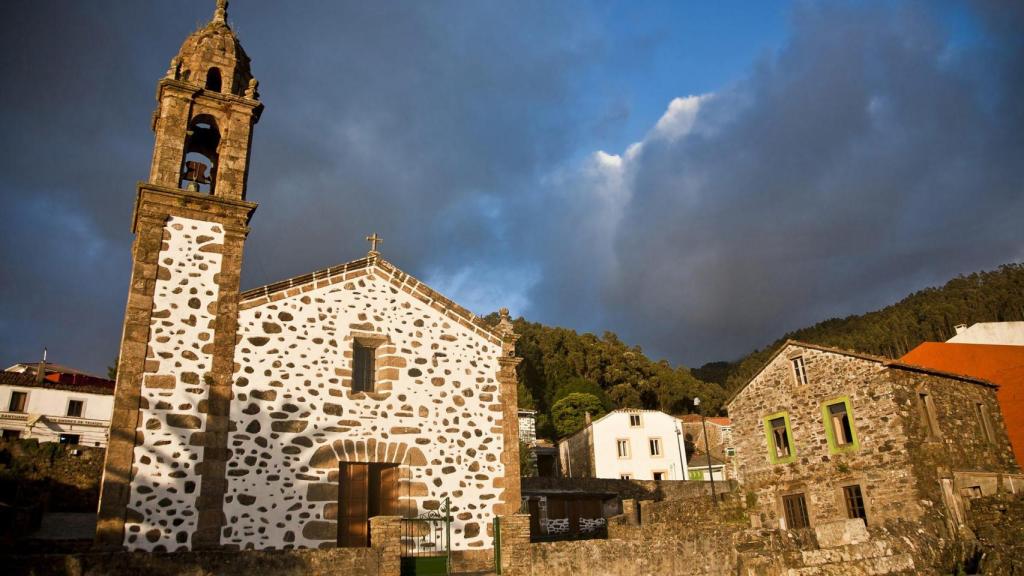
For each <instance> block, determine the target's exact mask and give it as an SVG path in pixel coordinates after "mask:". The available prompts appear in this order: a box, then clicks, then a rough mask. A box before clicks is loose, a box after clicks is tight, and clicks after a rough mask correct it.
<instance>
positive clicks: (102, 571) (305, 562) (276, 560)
mask: <svg viewBox="0 0 1024 576" xmlns="http://www.w3.org/2000/svg"><path fill="white" fill-rule="evenodd" d="M380 558H381V555H380V553H379V552H378V550H376V549H374V548H333V549H329V550H275V551H246V552H230V551H204V552H174V553H163V554H160V553H157V554H153V553H144V552H107V553H85V554H70V555H58V554H46V555H33V556H0V565H2V566H3V567H4V568H3V573H4V574H7V575H10V576H20V575H26V576H28V575H31V576H100V575H104V576H108V575H109V576H137V575H139V574H145V575H146V576H178V575H181V576H209V575H211V574H216V575H218V576H252V575H253V574H259V575H260V576H292V575H295V576H298V575H304V574H318V575H325V576H330V575H338V576H341V575H345V576H350V575H354V574H360V575H363V574H365V575H383V574H386V572H384V571H382V570H381V568H382V565H381V562H380ZM394 568H395V569H396V570H397V565H395V566H394ZM394 574H396V575H397V571H395V572H394Z"/></svg>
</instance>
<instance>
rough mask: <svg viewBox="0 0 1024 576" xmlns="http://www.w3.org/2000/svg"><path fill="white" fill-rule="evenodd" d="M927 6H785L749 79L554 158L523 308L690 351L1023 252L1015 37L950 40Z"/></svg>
mask: <svg viewBox="0 0 1024 576" xmlns="http://www.w3.org/2000/svg"><path fill="white" fill-rule="evenodd" d="M921 8H922V7H921V6H913V7H905V6H900V7H893V6H889V5H886V4H867V5H850V4H831V3H830V4H798V5H797V6H796V8H795V9H794V13H793V16H792V35H791V38H790V39H789V41H788V43H787V44H786V45H785V46H784V47H783V48H782V49H781V50H780V51H779V52H778V53H777V54H775V55H772V56H770V57H766V58H765V59H763V60H762V61H760V62H758V63H757V64H756V65H755V66H754V67H753V69H752V70H751V72H750V74H749V75H748V76H747V77H746V78H744V79H743V80H741V81H739V82H737V83H736V84H734V85H732V86H727V87H723V89H722V90H721V91H719V92H718V93H716V94H715V95H714V96H689V97H685V98H676V99H674V100H673V101H672V102H671V103H670V104H669V105H668V108H667V110H666V112H665V114H664V115H663V116H662V117H661V118H660V119H659V120H658V122H657V123H656V124H655V125H654V126H653V127H652V129H651V130H650V131H649V132H648V134H647V135H646V137H645V138H644V140H643V141H641V142H638V143H635V144H633V145H632V146H630V147H628V148H627V150H626V151H625V152H624V153H623V154H622V155H616V154H610V153H606V152H598V153H596V154H595V155H593V156H592V157H591V158H589V159H588V160H587V161H585V162H582V163H580V164H578V165H574V166H572V167H571V168H570V169H568V170H565V171H564V173H561V174H560V175H559V177H558V178H557V179H556V180H555V181H554V182H552V186H553V188H554V189H560V190H563V191H565V190H568V191H569V192H568V195H567V198H568V202H567V203H566V204H567V205H566V206H563V207H562V210H563V212H562V213H561V214H560V215H559V216H558V217H555V218H552V219H551V220H550V221H549V222H548V224H549V226H550V227H551V228H550V229H551V230H557V229H559V228H560V227H561V228H563V229H565V230H566V232H565V233H564V234H563V237H567V238H569V237H575V240H576V241H568V242H566V243H565V246H566V248H565V249H564V250H561V251H559V252H557V253H556V254H557V257H556V260H555V261H553V262H549V267H548V268H547V269H546V271H545V273H544V274H543V278H544V280H543V281H542V283H540V284H539V285H538V286H537V288H536V289H535V291H534V294H533V297H532V301H533V302H534V306H535V310H534V311H533V312H534V314H535V315H537V316H539V317H547V318H551V319H552V321H554V322H556V323H557V322H558V321H559V320H564V322H567V323H570V324H572V325H576V326H580V327H585V328H588V329H599V327H600V326H610V327H613V328H614V329H616V330H617V331H619V332H620V335H622V336H623V338H624V339H626V341H632V342H638V343H642V344H644V345H645V347H647V348H648V349H649V351H651V352H653V353H654V354H655V355H656V356H665V357H669V358H672V359H674V360H677V361H678V360H682V361H685V362H687V363H701V362H704V361H709V360H714V359H718V358H734V357H737V356H739V355H741V354H743V353H744V352H746V351H749V350H751V349H752V348H754V347H758V346H762V345H764V344H767V343H768V342H770V341H772V340H773V339H775V338H777V337H779V336H781V335H782V334H783V333H784V332H785V331H787V330H790V329H795V328H798V327H802V326H805V325H808V324H811V323H814V322H817V321H820V320H822V319H825V318H827V317H831V316H837V315H846V314H850V313H857V312H863V311H866V310H869V309H873V308H877V307H881V306H884V305H886V304H888V303H891V302H893V301H895V300H897V299H899V298H900V297H902V296H903V295H905V294H907V293H909V292H911V291H913V290H916V289H920V288H922V287H925V286H928V285H935V284H938V283H941V282H943V281H945V280H946V279H948V278H949V277H951V276H953V275H956V274H958V273H963V272H969V271H974V270H978V269H985V268H993V267H995V266H997V265H998V264H1001V263H1004V262H1007V261H1012V260H1015V259H1019V258H1020V246H1021V244H1022V237H1021V235H1020V232H1019V226H1017V225H1015V224H1014V222H1020V221H1021V220H1022V218H1024V195H1022V194H1021V190H1022V187H1024V186H1022V184H1024V165H1022V164H1021V163H1020V162H1019V159H1020V158H1024V154H1022V152H1024V147H1022V142H1024V140H1022V138H1021V136H1020V135H1021V134H1024V124H1022V122H1021V118H1022V116H1021V114H1020V112H1019V111H1020V109H1021V108H1020V106H1019V102H1021V101H1022V100H1021V98H1022V97H1024V94H1022V92H1024V83H1021V82H1016V83H1014V82H1012V81H1013V80H1015V79H1016V78H1018V77H1019V76H1017V74H1019V71H1020V66H1021V61H1022V46H1021V43H1020V42H1019V35H1018V36H1013V35H1012V34H1011V33H1010V32H1009V31H1007V30H1005V29H1003V30H1002V32H1000V31H999V30H988V31H987V34H988V35H987V36H986V42H983V43H977V44H974V45H968V46H959V45H958V46H956V50H951V49H950V46H951V45H952V44H953V43H954V42H955V40H954V39H953V38H951V37H950V36H949V35H947V34H946V32H945V29H944V26H943V23H942V22H941V21H939V20H937V19H936V18H935V17H933V16H932V15H931V14H930V13H927V12H925V11H923V10H921ZM1019 32H1020V30H1019V29H1017V30H1016V33H1018V34H1019ZM951 54H952V56H951ZM985 61H988V62H993V64H979V63H981V62H985ZM1013 102H1016V103H1017V104H1012V103H1013ZM1013 157H1016V158H1017V160H1013ZM566 263H570V264H568V268H566ZM566 276H570V277H573V278H580V279H581V280H578V281H573V280H570V279H568V278H567V277H566ZM591 282H596V283H597V284H598V285H597V286H595V285H593V284H591Z"/></svg>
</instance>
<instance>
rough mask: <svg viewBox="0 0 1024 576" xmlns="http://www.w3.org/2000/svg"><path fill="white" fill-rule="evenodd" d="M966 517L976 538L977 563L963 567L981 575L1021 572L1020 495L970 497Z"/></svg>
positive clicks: (1023, 527)
mask: <svg viewBox="0 0 1024 576" xmlns="http://www.w3.org/2000/svg"><path fill="white" fill-rule="evenodd" d="M968 516H969V518H970V525H971V528H972V529H973V531H974V534H975V536H976V537H977V550H976V552H977V554H976V555H975V557H974V560H975V561H976V562H977V566H965V568H966V569H970V568H977V569H978V570H979V572H978V573H981V574H1024V495H1022V494H1016V495H1001V496H997V497H990V498H979V499H977V500H971V501H970V511H969V514H968ZM972 563H973V562H972Z"/></svg>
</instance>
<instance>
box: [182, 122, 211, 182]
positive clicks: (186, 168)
mask: <svg viewBox="0 0 1024 576" xmlns="http://www.w3.org/2000/svg"><path fill="white" fill-rule="evenodd" d="M186 134H187V138H186V139H185V161H184V165H183V166H182V169H181V183H180V184H179V185H180V186H181V187H182V188H184V189H186V190H191V191H193V192H204V193H209V194H213V193H214V188H215V187H216V185H217V182H216V181H217V159H218V150H219V148H220V130H218V129H217V121H216V120H214V118H213V117H212V116H209V115H206V114H202V115H199V116H196V117H195V118H193V119H192V121H191V122H189V125H188V132H187V133H186Z"/></svg>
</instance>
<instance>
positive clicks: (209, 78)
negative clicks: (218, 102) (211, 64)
mask: <svg viewBox="0 0 1024 576" xmlns="http://www.w3.org/2000/svg"><path fill="white" fill-rule="evenodd" d="M220 87H221V80H220V70H218V69H217V68H210V69H209V70H207V71H206V89H207V90H211V91H213V92H220Z"/></svg>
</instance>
